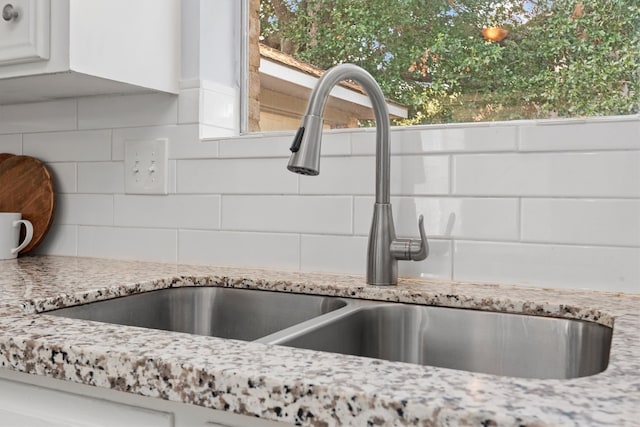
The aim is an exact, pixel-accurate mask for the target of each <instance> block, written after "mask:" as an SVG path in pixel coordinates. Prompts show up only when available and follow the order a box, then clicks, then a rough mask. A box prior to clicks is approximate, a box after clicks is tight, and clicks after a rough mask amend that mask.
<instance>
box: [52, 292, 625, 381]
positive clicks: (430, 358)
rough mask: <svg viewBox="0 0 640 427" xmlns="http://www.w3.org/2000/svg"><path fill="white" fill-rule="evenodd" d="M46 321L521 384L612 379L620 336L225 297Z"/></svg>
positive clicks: (165, 301) (274, 297)
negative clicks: (610, 367) (614, 345)
mask: <svg viewBox="0 0 640 427" xmlns="http://www.w3.org/2000/svg"><path fill="white" fill-rule="evenodd" d="M45 314H51V315H56V316H63V317H71V318H76V319H85V320H93V321H98V322H107V323H115V324H121V325H129V326H138V327H144V328H152V329H162V330H168V331H175V332H184V333H189V334H198V335H206V336H214V337H221V338H230V339H237V340H244V341H256V342H261V343H265V344H277V345H284V346H290V347H296V348H303V349H310V350H316V351H326V352H333V353H341V354H349V355H355V356H364V357H371V358H377V359H385V360H390V361H398V362H408V363H415V364H421V365H429V366H437V367H444V368H451V369H460V370H465V371H472V372H481V373H487V374H495V375H504V376H512V377H521V378H556V379H566V378H576V377H583V376H588V375H594V374H597V373H599V372H602V371H604V370H605V369H606V367H607V364H608V360H609V351H610V347H611V335H612V329H611V328H609V327H606V326H603V325H599V324H596V323H592V322H586V321H580V320H571V319H557V318H546V317H539V316H529V315H520V314H507V313H494V312H486V311H477V310H466V309H455V308H445V307H433V306H420V305H412V304H401V303H386V302H376V301H365V300H357V299H349V298H339V297H326V296H317V295H305V294H292V293H281V292H269V291H259V290H247V289H232V288H217V287H186V288H170V289H163V290H158V291H153V292H147V293H142V294H137V295H131V296H126V297H121V298H116V299H111V300H106V301H100V302H95V303H91V304H85V305H80V306H75V307H68V308H63V309H59V310H55V311H51V312H47V313H45Z"/></svg>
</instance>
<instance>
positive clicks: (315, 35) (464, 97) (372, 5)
mask: <svg viewBox="0 0 640 427" xmlns="http://www.w3.org/2000/svg"><path fill="white" fill-rule="evenodd" d="M636 2H637V0H611V1H601V0H537V1H536V0H521V1H517V0H505V1H495V0H261V1H259V2H258V0H252V1H251V4H252V6H251V12H252V13H251V16H252V19H251V26H252V28H253V31H252V32H251V34H253V36H252V37H250V39H251V40H250V46H251V47H250V51H251V52H252V58H253V77H252V79H251V84H250V87H251V88H250V91H251V93H252V100H253V101H252V102H253V108H250V111H251V114H250V117H251V118H250V123H251V124H250V129H251V130H259V129H262V130H266V129H264V128H265V126H266V127H268V129H269V130H272V129H275V128H278V124H277V123H275V124H274V122H277V121H278V120H280V121H281V123H280V125H281V128H283V129H294V128H296V127H297V126H298V123H299V121H298V118H299V116H300V114H301V113H302V112H303V111H304V107H305V105H306V99H307V96H305V94H308V92H309V84H307V86H305V85H304V83H303V82H302V80H304V79H303V77H305V76H307V81H309V78H311V80H310V81H313V79H315V78H317V76H318V75H319V73H321V72H322V70H325V69H327V68H329V67H331V66H333V65H336V64H338V63H343V62H351V63H355V64H357V65H360V66H362V67H363V68H365V69H366V70H368V71H369V72H370V73H372V74H373V75H374V77H375V78H376V80H377V81H378V82H379V83H380V86H381V87H382V89H383V91H384V92H385V95H386V97H387V98H388V99H389V100H390V101H389V102H390V105H391V106H395V107H397V108H396V110H394V111H395V112H396V113H395V115H394V119H393V120H394V124H397V125H409V124H427V123H449V122H473V121H489V120H511V119H534V118H550V117H580V116H594V115H624V114H634V113H637V112H638V105H639V94H640V75H639V70H638V67H639V63H640V8H638V6H637V3H636ZM258 25H259V32H258ZM261 52H262V53H261ZM265 52H266V53H265ZM269 55H271V56H269ZM276 56H279V59H274V57H276ZM256 59H257V63H258V64H260V60H262V61H263V62H262V63H263V64H267V63H269V62H275V63H279V64H280V65H281V66H282V69H281V70H280V71H287V70H288V74H287V75H284V76H280V77H281V78H280V79H278V75H277V70H276V69H275V67H272V69H271V71H268V67H262V68H263V70H259V69H258V66H257V65H256ZM278 61H280V62H278ZM250 69H251V68H250ZM269 73H271V74H269ZM296 76H297V77H300V81H298V80H296V78H297V77H296ZM351 90H352V91H353V92H354V94H353V97H352V99H342V100H335V101H334V104H335V105H334V108H335V110H334V112H333V113H329V112H328V113H327V114H328V115H331V114H333V115H334V116H338V117H343V118H344V120H342V121H340V122H337V121H334V122H333V123H332V122H331V120H327V121H328V122H329V125H330V126H332V127H345V126H349V127H352V126H363V125H368V124H369V123H370V122H369V119H370V117H368V116H366V113H365V111H366V110H367V109H366V108H364V107H363V106H362V105H360V104H358V101H357V100H358V99H359V98H358V97H357V96H356V95H357V92H358V88H357V87H352V88H351ZM347 98H348V97H347ZM279 99H280V101H279ZM299 104H301V105H299ZM300 110H302V111H300Z"/></svg>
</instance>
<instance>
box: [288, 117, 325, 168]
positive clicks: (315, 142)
mask: <svg viewBox="0 0 640 427" xmlns="http://www.w3.org/2000/svg"><path fill="white" fill-rule="evenodd" d="M321 139H322V117H318V116H304V118H303V120H302V126H301V127H300V129H298V132H297V133H296V136H295V137H294V139H293V144H292V145H291V148H290V150H291V158H290V159H289V164H288V165H287V169H289V170H290V171H291V172H295V173H299V174H301V175H318V174H319V173H320V141H321Z"/></svg>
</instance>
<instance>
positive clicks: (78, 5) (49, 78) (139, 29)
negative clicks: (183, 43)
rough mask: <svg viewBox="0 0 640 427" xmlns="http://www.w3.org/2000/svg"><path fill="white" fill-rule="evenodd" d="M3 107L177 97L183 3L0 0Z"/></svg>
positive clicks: (168, 0) (161, 0)
mask: <svg viewBox="0 0 640 427" xmlns="http://www.w3.org/2000/svg"><path fill="white" fill-rule="evenodd" d="M0 12H2V16H1V17H0V104H12V103H21V102H34V101H44V100H49V99H55V98H64V97H72V96H85V95H99V94H109V93H133V92H144V91H150V90H152V91H162V92H169V93H177V92H178V83H179V79H180V0H135V1H130V0H0Z"/></svg>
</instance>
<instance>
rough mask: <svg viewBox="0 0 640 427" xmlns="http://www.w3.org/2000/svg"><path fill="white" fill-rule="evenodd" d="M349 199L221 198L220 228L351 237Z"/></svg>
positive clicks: (296, 197) (351, 209)
mask: <svg viewBox="0 0 640 427" xmlns="http://www.w3.org/2000/svg"><path fill="white" fill-rule="evenodd" d="M352 212H353V206H352V198H351V197H331V196H321V197H308V196H224V197H223V198H222V229H223V230H251V231H269V232H271V231H277V232H291V233H314V234H325V233H326V234H351V232H352V227H351V217H352Z"/></svg>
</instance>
